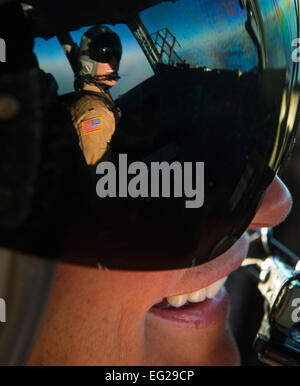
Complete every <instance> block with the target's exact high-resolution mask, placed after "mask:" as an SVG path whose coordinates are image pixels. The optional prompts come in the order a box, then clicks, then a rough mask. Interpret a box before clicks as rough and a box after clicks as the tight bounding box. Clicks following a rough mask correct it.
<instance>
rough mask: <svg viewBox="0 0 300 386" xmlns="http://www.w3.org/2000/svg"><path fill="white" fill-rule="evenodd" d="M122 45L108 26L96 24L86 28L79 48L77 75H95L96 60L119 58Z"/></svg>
mask: <svg viewBox="0 0 300 386" xmlns="http://www.w3.org/2000/svg"><path fill="white" fill-rule="evenodd" d="M121 56H122V45H121V41H120V38H119V36H118V35H117V34H116V33H115V32H113V31H112V30H111V29H110V28H109V27H106V26H104V25H97V26H94V27H92V28H90V29H88V30H87V31H86V32H85V33H84V35H83V36H82V38H81V42H80V48H79V73H78V75H79V76H87V75H90V76H92V77H94V76H95V72H96V65H97V62H105V63H107V62H109V61H110V60H111V59H112V58H113V57H115V58H116V59H117V60H118V61H120V60H121Z"/></svg>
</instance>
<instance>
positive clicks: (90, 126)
mask: <svg viewBox="0 0 300 386" xmlns="http://www.w3.org/2000/svg"><path fill="white" fill-rule="evenodd" d="M81 130H82V134H83V135H85V134H90V133H93V132H94V131H99V130H102V124H101V117H97V118H92V119H89V120H87V121H84V122H82V124H81Z"/></svg>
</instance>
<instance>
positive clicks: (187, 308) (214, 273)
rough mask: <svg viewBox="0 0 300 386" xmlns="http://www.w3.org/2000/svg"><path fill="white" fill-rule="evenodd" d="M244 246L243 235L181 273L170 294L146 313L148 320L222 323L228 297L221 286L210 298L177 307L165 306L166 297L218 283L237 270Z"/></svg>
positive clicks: (245, 241) (243, 254) (244, 237)
mask: <svg viewBox="0 0 300 386" xmlns="http://www.w3.org/2000/svg"><path fill="white" fill-rule="evenodd" d="M248 246H249V242H248V237H247V235H246V234H244V236H243V237H241V238H240V239H239V240H238V242H236V243H235V245H234V246H233V247H232V248H230V249H229V250H228V251H227V252H226V253H224V254H223V255H221V256H220V257H218V258H216V259H214V260H212V261H211V262H208V263H205V264H203V265H200V266H199V267H194V268H190V269H187V270H185V271H184V273H183V275H182V277H181V279H180V280H179V282H178V283H177V284H176V286H175V287H174V291H172V293H170V294H165V295H164V298H165V299H164V300H163V301H162V302H161V303H160V304H158V305H153V306H152V307H151V309H150V310H149V312H148V314H149V317H155V318H159V319H161V320H162V321H164V322H168V323H183V324H184V325H189V326H194V327H197V328H199V327H201V326H202V327H204V326H205V327H207V326H208V325H211V324H216V323H220V322H224V321H225V319H226V317H227V312H228V297H227V293H226V290H225V288H224V287H222V288H221V289H220V290H219V291H218V292H217V294H216V295H215V296H214V297H212V298H211V299H209V298H207V299H206V300H204V301H201V302H197V303H190V302H187V303H184V305H182V306H181V307H178V308H176V307H172V306H170V305H168V303H167V301H166V298H168V297H174V296H178V295H185V294H189V293H193V292H195V291H199V290H200V289H203V288H205V287H209V286H210V285H212V284H213V283H214V282H217V281H220V280H222V278H224V277H226V276H228V275H229V274H230V273H232V272H233V271H234V270H236V269H238V268H239V267H240V265H241V264H242V262H243V260H244V258H245V257H246V255H247V251H248ZM158 301H159V299H158Z"/></svg>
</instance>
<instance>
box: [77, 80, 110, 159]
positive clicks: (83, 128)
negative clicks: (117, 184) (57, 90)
mask: <svg viewBox="0 0 300 386" xmlns="http://www.w3.org/2000/svg"><path fill="white" fill-rule="evenodd" d="M83 90H86V91H92V92H96V93H100V94H101V93H102V95H104V96H105V97H106V98H108V99H109V100H110V102H111V103H112V105H114V102H113V99H112V97H111V95H110V94H109V92H105V91H104V90H101V89H99V88H98V87H97V86H94V85H91V84H84V86H83ZM70 113H71V116H72V121H73V125H74V126H75V128H76V131H77V134H78V137H79V145H80V147H81V150H82V152H83V154H84V156H85V159H86V162H87V163H88V165H95V164H97V163H98V162H99V161H100V160H101V159H102V160H107V159H109V150H108V149H109V142H110V140H111V137H112V135H113V133H114V132H115V129H116V121H115V116H114V113H113V112H112V111H111V110H110V109H109V108H108V106H107V104H106V103H105V102H104V101H103V100H102V99H100V98H98V97H97V96H96V95H90V94H83V96H82V97H80V98H79V99H78V100H77V101H76V102H75V103H73V104H72V105H71V107H70Z"/></svg>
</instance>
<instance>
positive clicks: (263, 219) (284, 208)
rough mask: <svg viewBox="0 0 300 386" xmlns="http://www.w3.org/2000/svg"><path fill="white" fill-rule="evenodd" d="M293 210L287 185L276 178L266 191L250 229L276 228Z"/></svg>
mask: <svg viewBox="0 0 300 386" xmlns="http://www.w3.org/2000/svg"><path fill="white" fill-rule="evenodd" d="M291 208H292V196H291V194H290V192H289V190H288V189H287V187H286V186H285V184H284V183H283V182H282V181H281V180H280V178H279V177H277V176H276V177H275V179H274V180H273V182H272V184H271V185H270V186H269V188H268V190H267V191H266V193H265V195H264V197H263V199H262V201H261V203H260V206H259V209H258V211H257V212H256V215H255V217H254V218H253V220H252V222H251V224H250V225H249V229H251V228H261V227H266V228H271V227H274V226H275V225H278V224H280V223H281V222H282V221H283V220H284V219H285V218H286V217H287V216H288V214H289V212H290V210H291Z"/></svg>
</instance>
